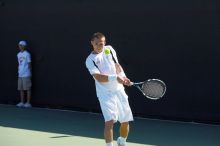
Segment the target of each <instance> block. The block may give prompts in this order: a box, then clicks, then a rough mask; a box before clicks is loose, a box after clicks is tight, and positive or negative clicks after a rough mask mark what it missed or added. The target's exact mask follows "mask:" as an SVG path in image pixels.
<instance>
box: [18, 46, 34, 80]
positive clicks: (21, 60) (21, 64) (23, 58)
mask: <svg viewBox="0 0 220 146" xmlns="http://www.w3.org/2000/svg"><path fill="white" fill-rule="evenodd" d="M17 58H18V77H30V76H31V70H30V69H29V66H28V64H29V63H30V62H31V55H30V53H29V52H28V51H26V50H25V51H23V52H19V53H18V54H17Z"/></svg>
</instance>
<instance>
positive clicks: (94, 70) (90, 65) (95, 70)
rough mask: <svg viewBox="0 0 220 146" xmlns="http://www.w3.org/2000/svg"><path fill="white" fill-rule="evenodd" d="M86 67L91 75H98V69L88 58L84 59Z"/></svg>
mask: <svg viewBox="0 0 220 146" xmlns="http://www.w3.org/2000/svg"><path fill="white" fill-rule="evenodd" d="M86 67H87V69H88V70H89V72H90V74H91V75H93V74H100V71H99V69H98V68H97V67H96V66H95V65H94V63H93V61H92V59H90V58H89V57H88V58H87V59H86Z"/></svg>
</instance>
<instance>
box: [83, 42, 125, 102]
mask: <svg viewBox="0 0 220 146" xmlns="http://www.w3.org/2000/svg"><path fill="white" fill-rule="evenodd" d="M105 49H110V50H111V52H112V54H113V56H114V58H115V60H116V62H118V59H117V55H116V52H115V50H114V49H113V48H112V47H111V46H104V48H103V51H102V52H101V53H99V54H93V53H91V54H90V55H89V56H88V57H87V59H86V67H87V68H88V70H89V72H90V74H91V75H93V74H103V75H117V74H116V68H115V62H114V61H113V58H112V55H111V53H108V54H105V53H104V51H105ZM96 66H97V67H96ZM95 85H96V94H97V96H98V97H99V98H102V97H106V96H107V94H108V93H109V92H111V93H113V92H116V91H118V90H121V89H124V86H123V85H122V84H120V83H118V81H117V80H114V81H108V82H98V81H97V80H96V79H95Z"/></svg>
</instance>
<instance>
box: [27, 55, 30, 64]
mask: <svg viewBox="0 0 220 146" xmlns="http://www.w3.org/2000/svg"><path fill="white" fill-rule="evenodd" d="M27 62H28V63H30V62H31V54H29V53H28V54H27Z"/></svg>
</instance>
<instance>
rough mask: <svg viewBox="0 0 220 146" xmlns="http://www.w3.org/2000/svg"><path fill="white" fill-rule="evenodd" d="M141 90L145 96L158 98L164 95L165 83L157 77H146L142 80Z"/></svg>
mask: <svg viewBox="0 0 220 146" xmlns="http://www.w3.org/2000/svg"><path fill="white" fill-rule="evenodd" d="M141 90H142V92H143V94H144V96H146V97H147V98H149V99H153V100H158V99H160V98H162V97H163V96H164V94H165V92H166V84H165V83H164V82H163V81H161V80H159V79H148V80H146V81H144V82H143V84H142V86H141Z"/></svg>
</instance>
